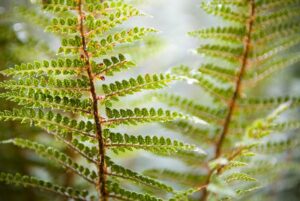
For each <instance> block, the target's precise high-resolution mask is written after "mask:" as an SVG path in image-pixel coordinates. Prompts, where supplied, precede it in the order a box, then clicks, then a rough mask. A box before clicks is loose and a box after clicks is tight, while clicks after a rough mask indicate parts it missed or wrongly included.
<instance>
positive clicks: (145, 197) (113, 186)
mask: <svg viewBox="0 0 300 201" xmlns="http://www.w3.org/2000/svg"><path fill="white" fill-rule="evenodd" d="M107 186H108V188H107V190H108V191H109V192H110V193H109V197H110V198H113V199H116V200H126V201H163V200H162V199H160V198H156V197H154V196H151V195H149V194H140V193H136V192H132V191H128V190H125V189H123V188H121V187H120V186H119V185H118V184H117V183H113V182H109V183H108V185H107Z"/></svg>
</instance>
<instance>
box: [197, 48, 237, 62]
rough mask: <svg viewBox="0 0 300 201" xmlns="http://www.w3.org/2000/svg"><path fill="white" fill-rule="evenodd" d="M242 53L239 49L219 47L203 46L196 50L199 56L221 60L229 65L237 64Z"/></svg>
mask: <svg viewBox="0 0 300 201" xmlns="http://www.w3.org/2000/svg"><path fill="white" fill-rule="evenodd" d="M242 51H243V49H242V48H240V47H235V48H233V47H228V46H221V45H203V46H201V47H199V48H198V49H197V52H198V53H199V54H204V55H206V56H209V57H212V58H217V59H223V60H224V61H227V62H230V63H237V62H238V61H239V56H240V55H241V53H242Z"/></svg>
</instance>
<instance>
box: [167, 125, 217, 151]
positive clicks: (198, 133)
mask: <svg viewBox="0 0 300 201" xmlns="http://www.w3.org/2000/svg"><path fill="white" fill-rule="evenodd" d="M164 126H165V127H166V128H167V129H169V130H172V131H174V132H178V133H180V134H181V135H183V136H187V137H189V138H191V139H192V140H195V142H196V143H197V144H198V143H199V144H201V145H203V146H205V145H209V144H211V143H213V138H214V137H215V136H216V134H217V133H218V132H219V129H218V128H211V127H199V126H196V125H193V124H192V123H191V122H189V121H183V120H179V121H175V122H166V123H164Z"/></svg>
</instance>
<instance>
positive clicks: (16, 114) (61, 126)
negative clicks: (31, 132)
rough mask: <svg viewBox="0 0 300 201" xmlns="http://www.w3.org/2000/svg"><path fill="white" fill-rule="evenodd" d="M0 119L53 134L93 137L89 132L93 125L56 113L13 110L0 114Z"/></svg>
mask: <svg viewBox="0 0 300 201" xmlns="http://www.w3.org/2000/svg"><path fill="white" fill-rule="evenodd" d="M0 119H1V120H3V121H8V120H12V121H20V122H21V123H28V124H30V125H32V124H34V125H35V126H38V127H40V128H43V129H45V130H47V131H52V132H55V133H61V134H63V133H73V134H79V135H83V136H89V137H92V138H93V137H94V134H92V133H91V132H92V131H93V130H94V125H93V123H91V122H90V121H87V122H84V121H80V122H78V121H76V120H74V119H72V118H69V117H66V116H62V115H61V114H58V113H53V112H51V111H49V112H43V111H42V110H37V111H35V110H33V109H19V110H18V109H14V110H13V111H4V112H1V113H0Z"/></svg>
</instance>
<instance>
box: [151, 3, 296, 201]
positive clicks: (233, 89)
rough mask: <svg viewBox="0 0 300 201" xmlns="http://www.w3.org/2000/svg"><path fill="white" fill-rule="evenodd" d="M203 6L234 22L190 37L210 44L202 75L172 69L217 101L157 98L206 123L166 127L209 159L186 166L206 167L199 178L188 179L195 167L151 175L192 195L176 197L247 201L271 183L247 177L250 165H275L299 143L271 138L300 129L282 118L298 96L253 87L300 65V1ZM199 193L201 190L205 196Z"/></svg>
mask: <svg viewBox="0 0 300 201" xmlns="http://www.w3.org/2000/svg"><path fill="white" fill-rule="evenodd" d="M201 7H202V9H203V10H204V11H206V12H207V13H209V14H212V15H215V16H218V17H220V18H222V19H223V20H224V21H227V22H228V25H226V26H222V27H212V28H207V29H201V30H197V31H193V32H190V35H191V36H193V37H197V38H200V39H204V42H203V43H202V45H201V46H200V47H199V48H198V49H197V52H198V53H199V54H201V55H203V56H204V62H203V63H202V64H201V65H200V67H199V68H198V69H196V70H191V69H190V68H189V67H186V66H179V67H175V68H173V69H172V70H171V72H172V74H173V75H175V76H177V77H178V79H181V80H183V81H187V83H188V84H193V85H196V86H200V87H201V89H202V90H203V91H204V92H205V93H206V94H207V95H208V96H209V97H211V100H213V101H212V102H211V103H208V104H203V103H201V99H200V98H199V99H197V100H191V99H189V98H186V97H184V96H185V95H182V94H181V95H174V94H172V95H170V94H154V96H155V97H156V98H157V100H159V101H162V102H164V103H166V104H167V105H168V106H170V107H172V108H177V110H179V111H181V112H182V113H183V114H184V115H188V116H190V117H196V118H199V119H201V120H203V121H205V122H206V123H207V124H206V125H204V124H203V122H201V123H200V124H199V123H197V122H196V123H195V122H193V121H191V118H190V119H186V120H184V121H183V120H180V121H177V122H176V123H167V124H166V128H168V129H170V130H173V131H176V132H179V133H181V134H182V135H184V136H186V137H188V138H190V139H191V140H193V142H195V143H196V144H200V145H202V146H203V147H205V148H207V152H208V153H209V154H208V155H207V158H205V159H203V156H202V157H201V158H202V160H196V158H195V159H194V160H190V161H188V162H189V163H188V166H190V167H195V166H197V167H200V170H198V169H197V170H198V171H199V172H198V174H194V175H193V176H191V177H188V180H187V179H186V176H188V175H190V172H189V169H187V171H186V172H174V171H172V170H149V171H146V172H147V173H148V174H149V175H151V176H153V177H155V178H163V179H167V180H170V181H174V179H176V178H177V180H180V181H179V182H177V183H180V184H182V186H183V187H184V189H188V190H187V191H184V190H183V193H179V195H180V198H176V196H175V198H174V199H173V200H199V199H200V200H203V201H204V200H219V199H220V200H223V199H224V200H230V199H234V200H235V199H243V198H244V197H243V196H246V195H249V194H250V193H251V192H252V191H255V190H256V189H259V188H263V187H265V186H268V182H263V181H261V180H264V178H261V177H260V176H258V177H256V176H257V175H254V176H252V175H250V174H247V168H250V169H251V168H254V167H255V165H256V164H255V162H254V161H255V160H257V159H258V158H261V159H263V160H264V161H266V162H267V161H271V159H272V158H273V157H276V156H275V154H274V153H278V154H282V153H284V151H285V150H291V149H295V148H296V147H297V145H298V141H297V139H295V138H296V137H295V136H293V135H289V136H286V137H285V138H284V139H282V140H279V141H278V140H277V141H276V140H273V138H274V136H276V134H277V133H286V132H287V131H290V130H293V129H298V128H299V124H298V122H297V120H292V119H287V120H285V121H283V122H282V121H279V119H280V117H281V116H282V114H283V113H285V111H286V110H291V109H293V108H296V107H298V106H299V104H298V103H299V101H298V99H299V97H264V98H262V97H259V98H257V97H255V93H254V92H253V90H251V89H252V88H253V87H256V86H257V85H258V84H259V81H261V80H265V79H266V78H267V77H270V76H271V75H273V74H274V73H275V72H278V71H279V70H282V69H284V68H287V67H288V66H291V65H294V64H297V63H298V62H299V59H298V58H299V56H298V52H295V50H294V49H292V48H293V47H294V46H296V45H299V39H300V36H299V29H298V28H299V20H298V19H299V12H298V10H299V9H298V8H299V1H298V0H292V1H280V0H279V1H271V0H270V1H268V0H233V1H227V0H212V1H210V2H208V3H206V2H203V3H202V4H201ZM183 97H184V98H183ZM201 98H202V97H201ZM199 100H200V101H199ZM202 102H203V101H202ZM276 108H277V109H276ZM271 111H273V112H271ZM268 114H269V115H268ZM211 149H214V150H213V151H212V152H211V151H210V150H211ZM268 153H273V155H274V156H273V157H271V156H270V155H268ZM180 159H181V160H184V159H182V158H180ZM185 159H187V158H185ZM199 159H200V158H199ZM282 162H283V161H279V163H282ZM270 169H271V168H270ZM270 169H269V170H270ZM203 172H206V173H203ZM266 174H267V172H266ZM199 175H201V177H199ZM269 175H272V173H270V174H269ZM180 177H182V178H180ZM264 177H268V176H267V175H264ZM203 178H204V180H203ZM268 178H269V177H268ZM181 181H182V182H181ZM197 181H198V182H197ZM270 181H272V179H270ZM270 181H269V182H270ZM191 189H192V190H191ZM196 191H200V192H201V193H200V198H199V194H196V193H195V192H196Z"/></svg>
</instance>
